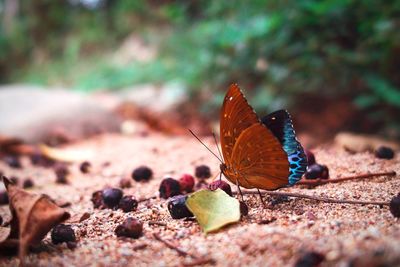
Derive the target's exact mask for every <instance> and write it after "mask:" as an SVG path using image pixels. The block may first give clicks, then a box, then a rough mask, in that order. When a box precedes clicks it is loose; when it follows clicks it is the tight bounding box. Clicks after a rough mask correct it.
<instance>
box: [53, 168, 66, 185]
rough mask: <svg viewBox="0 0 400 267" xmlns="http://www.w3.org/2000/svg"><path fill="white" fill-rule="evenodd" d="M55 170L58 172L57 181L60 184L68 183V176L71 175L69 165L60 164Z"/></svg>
mask: <svg viewBox="0 0 400 267" xmlns="http://www.w3.org/2000/svg"><path fill="white" fill-rule="evenodd" d="M54 172H55V173H56V177H57V178H56V182H57V183H58V184H67V183H68V179H67V176H68V175H69V170H68V167H67V166H66V165H64V164H58V165H57V166H56V167H55V169H54Z"/></svg>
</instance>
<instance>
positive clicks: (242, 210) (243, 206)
mask: <svg viewBox="0 0 400 267" xmlns="http://www.w3.org/2000/svg"><path fill="white" fill-rule="evenodd" d="M239 205H240V214H241V215H242V216H247V214H249V207H248V206H247V204H246V203H244V202H243V201H239Z"/></svg>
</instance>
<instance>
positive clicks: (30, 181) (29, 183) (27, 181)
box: [22, 178, 34, 188]
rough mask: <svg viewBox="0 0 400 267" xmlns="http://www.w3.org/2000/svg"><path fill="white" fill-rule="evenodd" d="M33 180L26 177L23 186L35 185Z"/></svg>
mask: <svg viewBox="0 0 400 267" xmlns="http://www.w3.org/2000/svg"><path fill="white" fill-rule="evenodd" d="M33 185H34V184H33V181H32V180H31V179H29V178H28V179H25V180H24V183H23V185H22V187H23V188H31V187H33Z"/></svg>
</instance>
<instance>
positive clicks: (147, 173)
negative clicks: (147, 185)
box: [132, 166, 153, 182]
mask: <svg viewBox="0 0 400 267" xmlns="http://www.w3.org/2000/svg"><path fill="white" fill-rule="evenodd" d="M152 176H153V171H152V170H151V169H150V168H149V167H147V166H140V167H138V168H136V169H134V170H133V172H132V178H133V180H135V181H137V182H140V181H148V180H150V178H151V177H152Z"/></svg>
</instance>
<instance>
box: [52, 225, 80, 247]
mask: <svg viewBox="0 0 400 267" xmlns="http://www.w3.org/2000/svg"><path fill="white" fill-rule="evenodd" d="M51 241H52V242H53V244H60V243H63V242H76V237H75V232H74V230H73V229H72V228H71V225H67V224H59V225H57V226H55V227H54V228H53V230H51Z"/></svg>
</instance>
